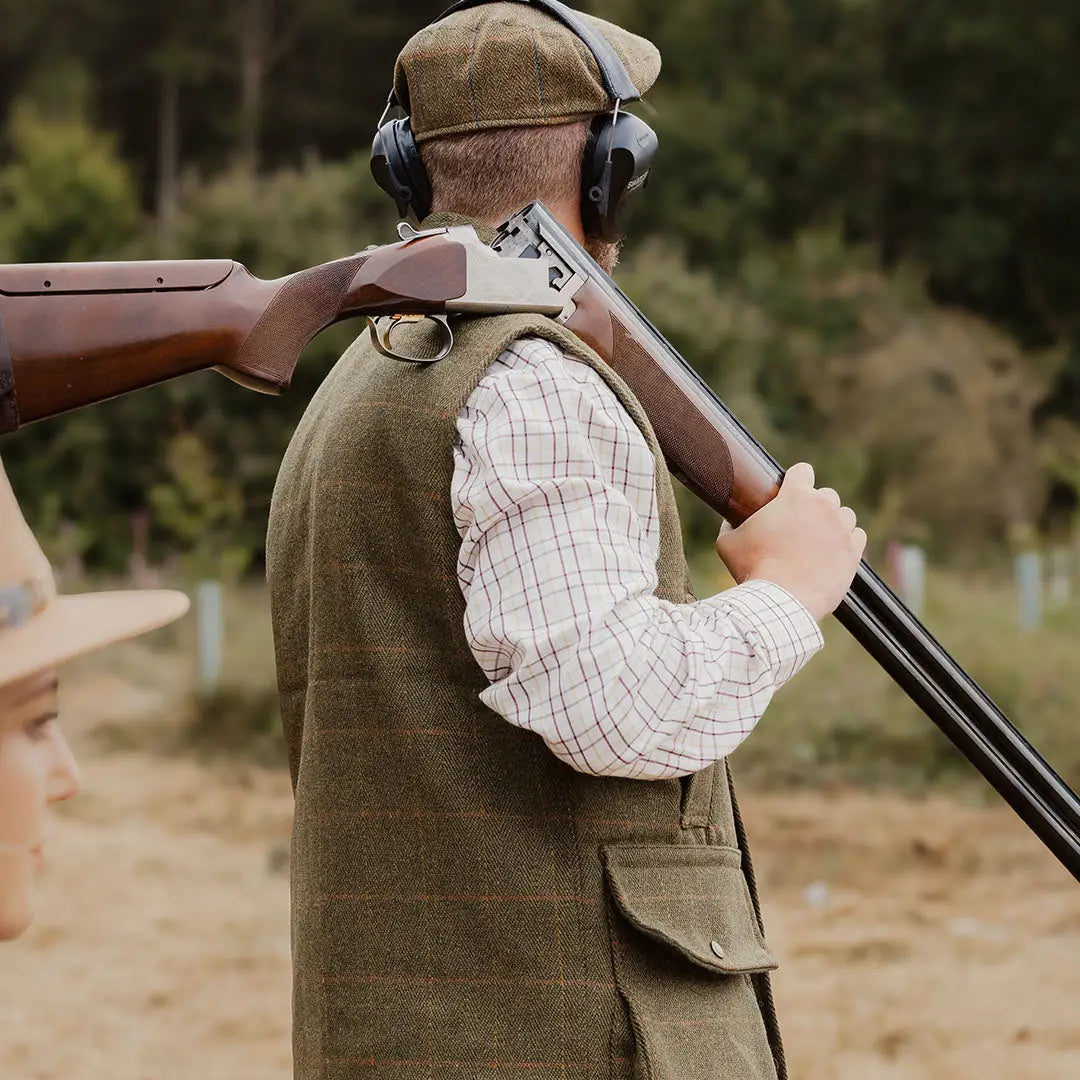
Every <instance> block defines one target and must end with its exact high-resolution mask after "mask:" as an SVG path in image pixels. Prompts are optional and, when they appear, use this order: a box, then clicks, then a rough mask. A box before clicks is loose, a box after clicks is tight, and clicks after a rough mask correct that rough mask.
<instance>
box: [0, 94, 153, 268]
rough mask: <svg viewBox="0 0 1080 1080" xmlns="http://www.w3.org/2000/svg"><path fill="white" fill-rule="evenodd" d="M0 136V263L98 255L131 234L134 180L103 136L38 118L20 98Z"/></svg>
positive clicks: (79, 124) (80, 124)
mask: <svg viewBox="0 0 1080 1080" xmlns="http://www.w3.org/2000/svg"><path fill="white" fill-rule="evenodd" d="M7 139H8V143H9V144H10V148H11V160H10V162H9V163H8V164H7V165H6V166H5V167H4V168H3V169H2V170H0V251H2V252H3V255H4V257H5V258H6V259H7V260H8V261H10V262H50V261H54V260H63V259H72V260H85V259H94V258H101V257H102V256H103V255H106V254H108V253H109V252H110V251H115V250H117V249H118V248H119V247H121V246H122V245H123V244H124V243H126V242H127V241H128V240H130V239H131V238H132V237H133V236H134V235H135V233H136V230H137V228H138V225H139V209H138V198H137V195H136V192H135V185H134V183H133V181H132V177H131V172H130V170H129V168H128V166H127V165H126V164H125V163H124V162H123V161H122V160H121V159H120V158H119V157H118V156H117V153H116V145H115V140H114V139H113V138H112V137H111V136H108V135H104V134H102V133H101V132H98V131H95V130H94V129H93V128H91V127H90V126H88V125H87V124H86V123H85V122H84V121H83V120H80V119H69V120H50V119H46V118H44V117H43V116H41V115H40V114H39V112H38V111H37V109H36V108H35V107H34V106H33V105H31V104H29V103H24V104H22V105H20V106H19V107H18V108H16V109H15V110H14V111H13V113H12V116H11V121H10V124H9V128H8V134H7Z"/></svg>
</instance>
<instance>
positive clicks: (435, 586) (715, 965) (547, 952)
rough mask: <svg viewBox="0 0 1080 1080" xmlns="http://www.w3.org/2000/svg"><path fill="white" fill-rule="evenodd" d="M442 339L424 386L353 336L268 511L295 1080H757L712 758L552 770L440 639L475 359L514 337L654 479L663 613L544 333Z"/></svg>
mask: <svg viewBox="0 0 1080 1080" xmlns="http://www.w3.org/2000/svg"><path fill="white" fill-rule="evenodd" d="M455 332H456V337H457V343H456V346H455V348H454V350H453V352H452V353H451V354H450V356H449V357H448V358H447V359H445V360H443V361H440V362H438V363H435V364H432V365H412V364H405V363H400V362H396V361H394V360H389V359H386V358H384V357H382V356H380V355H379V354H378V353H377V352H376V351H375V350H374V349H373V347H372V346H371V345H370V344H369V342H368V340H367V337H366V335H365V336H364V337H362V338H360V339H359V340H358V341H357V342H356V343H355V344H354V345H353V346H352V347H351V348H350V349H349V350H348V351H347V352H346V353H345V354H344V356H343V357H342V358H341V360H340V361H339V362H338V364H337V365H336V367H335V368H334V369H333V371H332V372H331V373H330V375H329V376H328V377H327V379H326V380H325V381H324V383H323V384H322V386H321V387H320V389H319V391H318V392H317V393H316V395H315V397H314V398H313V400H312V402H311V404H310V406H309V408H308V410H307V412H306V413H305V415H304V417H303V419H302V421H301V423H300V425H299V427H298V429H297V431H296V434H295V436H294V438H293V440H292V442H291V444H290V446H289V449H288V452H287V454H286V456H285V459H284V462H283V464H282V467H281V472H280V475H279V477H278V481H277V486H276V490H275V493H274V502H273V508H272V511H271V515H270V529H269V537H268V545H267V556H268V576H269V582H270V590H271V598H272V605H273V621H274V636H275V646H276V651H277V661H278V683H279V689H280V693H281V704H282V714H283V718H284V724H285V732H286V736H287V741H288V750H289V760H290V766H291V770H292V778H293V784H294V788H295V793H296V817H295V823H294V830H293V848H292V852H293V860H292V867H293V869H292V926H293V931H292V933H293V939H292V944H293V961H294V974H293V977H294V994H293V1024H294V1035H293V1044H294V1054H295V1073H296V1076H297V1077H298V1078H300V1080H346V1078H350V1080H352V1078H355V1077H364V1078H371V1080H434V1078H439V1080H441V1078H444V1077H451V1078H457V1080H481V1078H483V1080H511V1078H513V1080H521V1077H523V1076H529V1077H530V1078H532V1080H594V1078H595V1080H600V1078H604V1080H609V1078H611V1080H631V1078H633V1080H639V1078H648V1080H706V1078H708V1080H721V1078H723V1080H762V1078H772V1077H776V1076H777V1075H779V1076H781V1077H782V1076H783V1075H784V1066H783V1056H782V1051H781V1049H780V1042H779V1037H778V1035H777V1034H776V1030H775V1015H774V1014H773V1011H772V1003H771V997H770V994H769V989H768V982H767V975H765V974H763V973H764V972H765V971H767V970H768V969H770V968H772V967H774V966H775V962H774V961H773V959H772V957H771V956H770V954H769V953H768V951H767V949H766V947H765V943H764V940H763V937H762V932H761V926H760V920H759V917H758V913H757V903H756V896H754V895H753V879H752V873H750V872H749V866H748V860H744V858H743V855H742V854H741V852H740V849H743V850H744V849H745V844H744V842H743V837H742V829H741V825H740V824H739V823H738V812H737V809H735V808H734V806H733V802H732V797H731V789H730V783H729V778H728V773H727V770H726V768H725V765H724V763H723V762H721V763H719V764H718V765H716V766H713V767H710V768H708V769H706V770H704V771H703V772H701V773H698V774H697V775H696V776H694V777H692V778H684V779H683V780H681V781H680V780H679V779H671V780H664V781H656V780H625V779H619V778H610V777H595V776H589V775H584V774H582V773H578V772H576V771H574V770H573V769H572V768H570V767H569V766H567V765H565V764H563V763H562V762H561V761H559V760H558V759H557V758H556V757H555V756H554V755H553V754H552V753H551V751H550V750H548V748H547V747H546V746H545V744H544V743H543V741H542V740H541V739H540V738H539V737H538V736H536V735H534V734H532V733H529V732H526V731H524V730H522V729H520V728H517V727H515V726H513V725H511V724H509V723H508V722H507V721H505V720H504V719H502V718H501V717H500V716H498V715H496V714H495V713H494V712H492V711H490V710H489V709H487V708H486V707H485V706H484V705H482V704H481V702H480V700H479V694H480V691H481V690H483V689H484V688H485V687H486V686H487V685H488V682H487V679H486V678H485V676H484V674H483V672H482V670H481V669H480V667H479V665H478V664H477V663H476V661H475V659H474V658H473V656H472V654H471V653H470V651H469V648H468V644H467V641H466V638H465V634H464V629H463V620H464V615H465V602H464V599H463V597H462V594H461V590H460V587H459V585H458V581H457V576H456V569H457V555H458V551H459V548H460V545H461V540H460V537H459V535H458V532H457V530H456V527H455V525H454V521H453V518H452V514H451V506H450V483H451V477H452V473H453V456H452V447H453V443H454V438H455V420H456V418H457V416H458V413H459V412H460V410H461V408H462V406H463V404H464V403H465V401H466V400H467V398H468V397H469V395H470V393H471V392H472V390H473V389H474V388H475V387H476V385H477V383H478V381H479V380H480V378H481V376H482V375H483V373H484V372H485V370H486V369H487V368H488V366H489V365H490V364H491V363H492V361H493V360H494V359H495V357H496V356H498V354H499V353H500V352H501V351H502V350H503V349H504V348H505V347H506V346H507V345H509V344H510V343H511V342H512V341H514V340H516V339H517V338H519V337H522V336H526V335H536V336H541V337H545V338H549V339H551V340H553V341H555V342H557V343H558V344H559V346H560V347H561V348H562V349H563V350H564V351H565V352H566V353H568V354H569V355H571V356H573V357H575V358H577V359H578V360H580V361H582V362H584V363H586V364H589V365H590V366H591V367H593V368H594V369H595V370H596V371H598V372H599V373H600V375H601V376H602V377H603V378H604V379H605V380H606V382H607V383H608V384H609V385H610V386H611V388H612V389H613V390H614V392H615V393H616V394H617V395H618V398H619V400H620V401H621V402H622V404H623V405H624V406H625V407H626V409H627V411H628V412H629V414H630V415H631V416H632V417H633V419H634V421H635V422H636V423H637V424H638V426H639V427H640V428H641V430H642V432H643V433H644V435H645V438H646V439H647V440H648V443H649V446H650V448H651V449H652V451H653V453H654V455H655V456H656V462H657V470H656V493H657V498H658V500H659V511H660V533H661V539H660V552H659V559H658V562H657V572H658V575H659V587H658V588H657V595H658V596H660V597H661V598H663V599H666V600H669V601H671V602H673V603H684V602H689V601H690V600H692V599H693V595H692V593H691V592H690V589H689V575H688V573H687V569H686V560H685V557H684V554H683V547H682V539H681V535H680V529H679V519H678V513H677V510H676V507H675V500H674V494H673V491H672V487H671V481H670V478H669V475H668V472H667V469H666V468H665V467H664V463H663V458H662V456H661V455H660V452H659V450H658V447H657V444H656V439H655V436H654V434H653V431H652V428H651V426H650V424H649V421H648V419H647V418H646V416H645V414H644V412H643V411H642V409H641V406H640V405H639V403H638V402H637V400H636V399H635V397H634V396H633V394H632V393H631V392H630V391H629V389H628V388H627V387H626V385H625V384H624V383H623V382H622V381H621V380H620V379H619V378H618V377H617V376H616V375H615V374H614V373H613V372H612V370H611V369H610V368H608V367H607V365H605V364H604V362H603V361H602V360H601V359H600V358H599V357H598V356H597V355H596V354H595V353H593V352H591V351H590V350H589V349H587V348H586V347H585V346H583V345H581V344H580V343H579V342H578V340H577V339H576V338H574V337H573V336H572V335H570V334H569V333H567V332H566V331H564V330H563V329H562V328H560V327H559V326H558V325H557V324H556V323H554V322H552V321H550V320H547V319H544V318H542V317H537V316H517V315H513V316H489V317H484V318H478V319H472V320H464V321H462V322H461V323H459V324H458V325H457V326H456V328H455ZM414 333H417V334H419V333H422V331H414ZM748 878H749V881H748Z"/></svg>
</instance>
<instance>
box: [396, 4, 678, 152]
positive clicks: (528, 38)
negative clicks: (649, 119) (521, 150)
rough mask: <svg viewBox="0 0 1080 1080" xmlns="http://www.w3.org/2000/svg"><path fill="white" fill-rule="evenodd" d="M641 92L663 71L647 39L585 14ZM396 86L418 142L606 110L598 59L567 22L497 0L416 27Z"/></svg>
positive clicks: (607, 100) (403, 54)
mask: <svg viewBox="0 0 1080 1080" xmlns="http://www.w3.org/2000/svg"><path fill="white" fill-rule="evenodd" d="M578 14H579V15H580V17H581V19H582V20H583V21H584V22H586V23H588V24H589V25H591V26H592V27H593V28H594V29H595V30H597V31H599V32H600V33H601V34H602V35H603V36H604V37H605V38H606V39H607V41H608V42H609V43H610V44H611V45H612V47H613V48H614V49H615V52H616V53H617V54H618V55H619V58H620V59H621V60H622V62H623V64H624V65H625V66H626V70H627V73H628V74H629V76H630V78H631V79H632V80H633V82H634V84H635V85H636V86H637V88H638V90H639V92H640V93H642V94H644V93H645V91H646V90H648V89H649V87H650V86H652V84H653V83H654V82H656V77H657V75H659V74H660V53H659V51H658V50H657V48H656V46H655V45H653V44H652V42H650V41H647V40H646V39H645V38H643V37H639V36H638V35H637V34H631V33H630V32H629V31H627V30H623V29H622V27H619V26H615V25H614V24H613V23H609V22H606V21H605V20H604V19H598V18H596V17H595V16H592V15H586V14H584V13H583V12H579V13H578ZM394 90H395V92H396V93H397V98H398V101H400V102H401V104H402V105H403V106H404V107H405V108H406V109H407V110H408V112H409V115H410V118H411V119H410V126H411V127H412V131H413V135H414V136H415V138H416V140H417V142H423V141H424V140H425V139H432V138H435V137H436V136H439V135H454V134H459V133H461V132H466V131H481V130H484V129H487V128H501V127H525V126H536V125H543V124H566V123H569V122H570V121H572V120H580V119H584V118H585V117H588V116H594V115H595V114H596V113H599V112H605V111H606V110H607V109H609V108H611V105H612V102H611V99H610V98H609V97H608V94H607V91H606V90H605V89H604V82H603V78H602V77H601V75H600V69H599V67H598V66H597V63H596V59H595V57H594V56H593V54H592V52H591V51H590V50H589V48H588V46H587V45H586V44H585V43H584V42H583V41H582V40H581V39H580V38H579V37H578V36H577V35H576V34H575V33H574V32H573V31H572V30H570V29H569V28H568V27H566V26H564V25H563V24H562V23H561V22H559V21H558V20H557V19H555V18H553V17H552V16H551V15H548V14H547V13H546V12H544V11H541V10H539V9H538V8H535V7H532V6H531V5H530V4H528V3H519V2H514V0H503V2H500V3H492V4H482V5H480V6H478V7H474V8H467V9H466V10H464V11H458V12H455V13H453V14H452V15H448V16H447V17H446V18H445V19H441V20H440V21H439V22H437V23H433V24H432V25H431V26H428V27H425V28H424V29H423V30H421V31H420V32H419V33H417V34H414V35H413V36H412V37H411V38H410V39H409V41H408V42H406V44H405V47H404V48H403V49H402V50H401V54H400V55H399V56H398V58H397V63H396V65H395V66H394Z"/></svg>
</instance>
